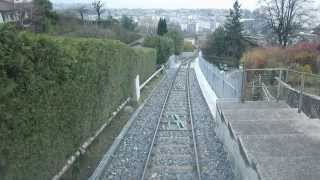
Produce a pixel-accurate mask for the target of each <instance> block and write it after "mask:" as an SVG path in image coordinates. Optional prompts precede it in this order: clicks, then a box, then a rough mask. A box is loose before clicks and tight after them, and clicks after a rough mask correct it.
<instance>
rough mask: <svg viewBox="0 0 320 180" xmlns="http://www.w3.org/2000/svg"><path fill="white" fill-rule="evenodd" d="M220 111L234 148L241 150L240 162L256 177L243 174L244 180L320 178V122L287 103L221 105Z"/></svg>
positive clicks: (222, 123)
mask: <svg viewBox="0 0 320 180" xmlns="http://www.w3.org/2000/svg"><path fill="white" fill-rule="evenodd" d="M218 111H219V115H220V118H219V119H220V121H221V126H225V127H226V128H224V129H225V130H227V131H229V132H228V133H229V135H230V139H233V140H232V141H233V142H234V143H236V144H237V145H238V148H234V147H235V146H233V151H234V150H239V151H240V155H241V158H238V160H239V159H242V160H243V161H244V162H246V161H247V162H246V166H247V167H248V168H251V169H252V170H253V171H254V172H255V173H256V175H257V176H256V177H255V176H254V175H253V176H252V175H249V176H246V175H245V174H246V172H241V173H240V174H242V177H243V178H247V179H256V178H258V179H263V180H319V179H320V120H316V119H309V118H308V117H307V116H305V115H304V114H298V113H297V110H296V109H292V108H290V107H288V105H286V104H285V103H284V102H280V103H268V102H246V103H245V104H242V103H238V102H221V103H218ZM221 126H220V128H221V129H222V127H221ZM222 134H223V133H222ZM222 136H224V138H225V139H227V138H226V136H228V135H227V134H226V133H224V135H222ZM230 142H231V141H230V140H229V142H226V143H228V144H230ZM231 151H232V150H231ZM241 151H242V152H241ZM233 154H236V153H233ZM243 170H245V168H242V171H243Z"/></svg>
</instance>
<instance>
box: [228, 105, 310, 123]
mask: <svg viewBox="0 0 320 180" xmlns="http://www.w3.org/2000/svg"><path fill="white" fill-rule="evenodd" d="M223 113H224V115H225V118H227V119H228V120H230V121H272V120H306V119H309V118H308V117H307V116H306V115H305V114H303V113H300V114H299V113H298V112H297V111H296V110H295V109H291V108H277V109H274V108H267V107H266V108H263V109H262V108H261V109H254V108H253V109H252V108H251V109H250V108H247V109H242V108H238V109H227V110H223Z"/></svg>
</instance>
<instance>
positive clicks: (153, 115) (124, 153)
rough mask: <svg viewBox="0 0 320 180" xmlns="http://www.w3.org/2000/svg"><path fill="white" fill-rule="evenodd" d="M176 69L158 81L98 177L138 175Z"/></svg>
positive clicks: (123, 178) (127, 178) (116, 179)
mask: <svg viewBox="0 0 320 180" xmlns="http://www.w3.org/2000/svg"><path fill="white" fill-rule="evenodd" d="M175 72H176V70H175V69H171V70H170V71H169V72H168V73H167V75H166V76H165V77H164V79H163V80H162V81H161V82H160V84H159V86H158V87H157V89H156V90H155V91H154V92H153V94H152V95H151V97H150V99H149V100H148V101H147V102H146V104H145V106H144V107H143V108H142V110H141V111H140V112H139V114H138V116H137V117H136V119H135V121H134V122H133V124H132V126H131V127H130V129H129V130H128V132H127V134H126V136H125V137H124V139H123V140H122V141H121V143H120V145H119V147H118V149H117V150H116V153H115V154H114V155H113V157H112V159H111V161H110V163H108V165H107V167H105V169H104V171H103V172H102V173H101V176H100V177H99V179H101V180H102V179H103V180H104V179H114V180H120V179H121V180H131V179H139V178H140V176H141V173H142V171H143V167H144V162H145V160H146V157H147V153H148V150H149V145H150V144H151V141H152V135H153V132H154V129H155V127H156V122H157V120H158V117H159V115H160V111H161V106H162V104H163V101H164V99H165V96H166V93H167V91H168V89H169V87H170V85H171V83H172V80H173V79H174V75H175Z"/></svg>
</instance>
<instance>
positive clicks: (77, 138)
mask: <svg viewBox="0 0 320 180" xmlns="http://www.w3.org/2000/svg"><path fill="white" fill-rule="evenodd" d="M155 61H156V57H155V51H154V50H152V49H136V50H133V49H131V48H129V47H128V46H126V45H125V44H122V43H120V42H118V41H109V40H98V39H80V38H78V39H75V38H55V37H49V36H42V35H37V36H36V35H33V34H28V33H17V32H16V31H15V30H14V29H12V28H7V27H5V28H2V29H0V81H1V84H0V112H1V113H0V132H1V133H0V177H1V179H3V180H9V179H33V180H38V179H39V180H43V179H50V178H52V176H53V175H54V174H55V173H57V172H58V171H59V170H60V168H61V167H62V166H63V165H64V164H65V163H66V159H67V158H68V157H69V156H70V155H71V154H72V153H73V152H75V150H76V149H77V148H78V147H79V146H80V145H81V144H82V143H83V142H84V141H85V140H86V139H87V138H88V137H89V136H92V135H93V133H94V132H95V131H96V130H97V129H98V128H99V127H100V126H101V125H102V124H103V123H105V121H106V119H107V117H108V116H109V115H110V113H111V112H112V111H114V110H115V108H116V107H117V106H118V105H119V104H120V103H121V102H122V101H123V100H124V99H126V98H127V97H128V96H129V95H130V89H131V88H130V86H131V81H132V78H133V77H134V76H135V72H139V73H141V76H142V77H143V78H146V77H147V76H148V75H150V74H151V72H153V71H154V70H155ZM141 66H143V67H144V68H142V67H141ZM141 71H142V72H141Z"/></svg>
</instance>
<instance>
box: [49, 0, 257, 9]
mask: <svg viewBox="0 0 320 180" xmlns="http://www.w3.org/2000/svg"><path fill="white" fill-rule="evenodd" d="M103 1H104V2H105V4H106V6H107V7H108V8H164V9H179V8H216V9H229V8H231V7H232V4H233V2H234V0H103ZM257 1H258V0H240V3H241V5H242V8H246V9H251V10H252V9H255V8H256V7H257ZM51 2H53V3H91V2H93V0H68V1H66V0H51Z"/></svg>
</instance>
